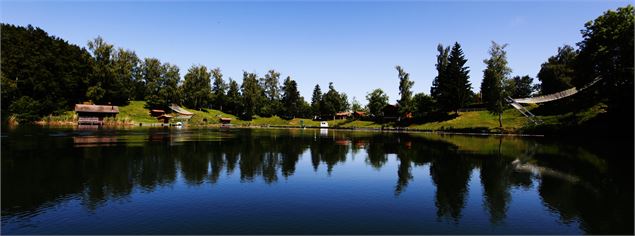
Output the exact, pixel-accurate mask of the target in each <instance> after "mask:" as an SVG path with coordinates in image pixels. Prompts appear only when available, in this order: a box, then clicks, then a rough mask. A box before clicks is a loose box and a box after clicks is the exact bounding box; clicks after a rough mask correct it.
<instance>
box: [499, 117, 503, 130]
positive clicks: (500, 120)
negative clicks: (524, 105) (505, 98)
mask: <svg viewBox="0 0 635 236" xmlns="http://www.w3.org/2000/svg"><path fill="white" fill-rule="evenodd" d="M498 125H499V126H498V127H500V128H503V113H498Z"/></svg>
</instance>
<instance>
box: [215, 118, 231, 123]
mask: <svg viewBox="0 0 635 236" xmlns="http://www.w3.org/2000/svg"><path fill="white" fill-rule="evenodd" d="M218 121H219V122H220V123H221V124H223V125H227V124H229V123H231V122H232V118H224V117H221V118H220V119H218Z"/></svg>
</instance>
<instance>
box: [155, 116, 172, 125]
mask: <svg viewBox="0 0 635 236" xmlns="http://www.w3.org/2000/svg"><path fill="white" fill-rule="evenodd" d="M170 119H172V116H171V115H166V114H163V115H160V116H158V117H157V120H159V122H163V124H168V123H170Z"/></svg>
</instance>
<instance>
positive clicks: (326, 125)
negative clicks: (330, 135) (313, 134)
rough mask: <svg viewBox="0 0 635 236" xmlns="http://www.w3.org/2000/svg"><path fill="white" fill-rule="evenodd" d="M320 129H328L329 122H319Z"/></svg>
mask: <svg viewBox="0 0 635 236" xmlns="http://www.w3.org/2000/svg"><path fill="white" fill-rule="evenodd" d="M320 127H329V122H326V121H322V122H320Z"/></svg>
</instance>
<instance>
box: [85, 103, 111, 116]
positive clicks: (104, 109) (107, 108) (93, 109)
mask: <svg viewBox="0 0 635 236" xmlns="http://www.w3.org/2000/svg"><path fill="white" fill-rule="evenodd" d="M75 112H90V113H110V114H116V113H119V107H118V106H112V105H87V104H75Z"/></svg>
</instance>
